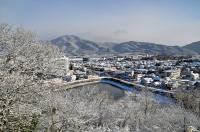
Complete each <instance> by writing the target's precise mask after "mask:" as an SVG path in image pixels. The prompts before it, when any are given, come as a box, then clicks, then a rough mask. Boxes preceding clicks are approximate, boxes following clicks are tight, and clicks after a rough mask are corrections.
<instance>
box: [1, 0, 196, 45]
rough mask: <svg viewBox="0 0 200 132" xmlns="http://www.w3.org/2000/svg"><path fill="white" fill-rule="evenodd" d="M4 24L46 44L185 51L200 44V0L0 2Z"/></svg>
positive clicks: (34, 0)
mask: <svg viewBox="0 0 200 132" xmlns="http://www.w3.org/2000/svg"><path fill="white" fill-rule="evenodd" d="M0 23H8V24H11V25H13V26H14V27H18V26H21V27H24V28H26V29H28V30H31V31H34V32H36V33H38V36H39V37H40V38H41V39H52V38H55V37H57V36H61V35H65V34H73V35H78V36H80V37H83V38H86V39H90V40H94V41H113V42H122V41H130V40H134V41H145V42H156V43H162V44H168V45H184V44H187V43H191V42H194V41H199V40H200V0H0Z"/></svg>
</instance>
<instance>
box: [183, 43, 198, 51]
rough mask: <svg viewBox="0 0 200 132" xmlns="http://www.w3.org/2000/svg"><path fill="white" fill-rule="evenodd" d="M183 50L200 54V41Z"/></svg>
mask: <svg viewBox="0 0 200 132" xmlns="http://www.w3.org/2000/svg"><path fill="white" fill-rule="evenodd" d="M183 48H185V49H189V50H192V51H194V52H196V53H198V54H200V41H198V42H194V43H191V44H188V45H185V46H184V47H183Z"/></svg>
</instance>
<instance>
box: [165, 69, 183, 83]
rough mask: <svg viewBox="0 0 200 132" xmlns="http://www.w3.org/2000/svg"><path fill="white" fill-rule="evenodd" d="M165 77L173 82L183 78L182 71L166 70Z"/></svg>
mask: <svg viewBox="0 0 200 132" xmlns="http://www.w3.org/2000/svg"><path fill="white" fill-rule="evenodd" d="M164 74H165V75H164V76H165V77H169V78H170V79H172V80H176V79H178V78H180V76H181V70H180V69H175V70H166V71H164Z"/></svg>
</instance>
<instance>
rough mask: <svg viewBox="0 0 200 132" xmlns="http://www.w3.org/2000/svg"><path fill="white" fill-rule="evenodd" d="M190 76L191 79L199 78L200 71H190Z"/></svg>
mask: <svg viewBox="0 0 200 132" xmlns="http://www.w3.org/2000/svg"><path fill="white" fill-rule="evenodd" d="M190 77H191V80H197V79H199V74H198V73H194V72H193V71H191V72H190Z"/></svg>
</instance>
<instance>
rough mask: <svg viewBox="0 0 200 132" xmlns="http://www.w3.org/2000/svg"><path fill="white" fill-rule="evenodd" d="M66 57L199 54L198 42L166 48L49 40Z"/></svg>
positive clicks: (70, 37) (71, 38) (73, 39)
mask: <svg viewBox="0 0 200 132" xmlns="http://www.w3.org/2000/svg"><path fill="white" fill-rule="evenodd" d="M51 42H52V44H54V45H56V46H58V47H59V48H60V49H61V50H62V51H63V52H64V53H66V55H107V54H116V55H121V54H137V53H149V54H163V55H196V54H200V41H199V42H194V43H191V44H188V45H186V46H183V47H180V46H167V45H161V44H155V43H148V42H135V41H129V42H123V43H111V42H105V43H100V42H94V41H90V40H85V39H81V38H79V37H77V36H74V35H65V36H61V37H58V38H56V39H53V40H51Z"/></svg>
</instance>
